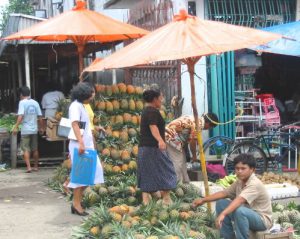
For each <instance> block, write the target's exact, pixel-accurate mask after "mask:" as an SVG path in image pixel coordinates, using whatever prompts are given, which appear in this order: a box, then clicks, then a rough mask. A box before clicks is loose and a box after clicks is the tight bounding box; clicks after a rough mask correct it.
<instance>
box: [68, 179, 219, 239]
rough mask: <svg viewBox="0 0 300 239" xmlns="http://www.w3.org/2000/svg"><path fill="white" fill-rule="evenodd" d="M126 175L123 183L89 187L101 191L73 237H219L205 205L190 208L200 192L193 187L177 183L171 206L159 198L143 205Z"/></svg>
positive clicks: (104, 238) (148, 238) (137, 238)
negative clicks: (127, 180)
mask: <svg viewBox="0 0 300 239" xmlns="http://www.w3.org/2000/svg"><path fill="white" fill-rule="evenodd" d="M126 178H127V177H126ZM126 178H125V177H124V178H123V180H124V181H123V182H124V184H123V185H120V186H108V187H106V186H107V185H105V187H106V188H107V190H105V189H103V187H102V186H100V187H97V186H94V187H92V188H91V190H92V191H94V192H96V191H95V190H98V191H100V192H101V193H104V194H102V195H101V196H99V198H98V199H99V201H98V204H94V206H93V208H92V214H91V215H90V216H89V217H88V218H86V219H85V220H84V221H83V223H82V225H80V226H79V227H76V228H75V229H74V231H73V235H72V237H73V238H77V239H79V238H99V239H100V238H101V239H106V238H115V239H156V238H158V239H163V238H165V239H167V238H168V239H172V238H174V239H176V238H178V239H179V238H180V239H183V238H185V239H187V238H191V239H193V238H197V239H205V238H209V239H217V238H219V233H218V231H217V230H216V229H215V228H214V219H215V218H214V215H212V214H210V213H209V212H208V211H207V209H206V207H198V208H193V207H192V201H193V200H194V199H195V198H197V197H198V195H199V190H198V189H197V188H195V187H194V186H192V185H189V184H188V185H183V184H178V185H177V188H176V189H175V190H174V191H173V192H172V199H173V202H174V203H173V204H172V205H171V206H165V205H163V204H162V201H161V199H158V198H153V199H152V201H151V203H150V204H149V205H147V206H144V205H142V204H141V196H140V192H139V191H138V190H137V192H134V191H132V188H131V187H133V186H130V184H131V182H129V184H127V182H126ZM118 179H120V177H119V178H118ZM111 187H114V188H111ZM114 190H115V191H114ZM113 191H114V193H113ZM133 193H134V195H135V196H133ZM130 198H131V199H132V200H131V199H130Z"/></svg>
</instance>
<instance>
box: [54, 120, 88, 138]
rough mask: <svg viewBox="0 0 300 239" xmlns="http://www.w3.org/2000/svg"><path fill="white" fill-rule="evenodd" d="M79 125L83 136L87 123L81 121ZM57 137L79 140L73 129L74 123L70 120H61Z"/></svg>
mask: <svg viewBox="0 0 300 239" xmlns="http://www.w3.org/2000/svg"><path fill="white" fill-rule="evenodd" d="M78 124H79V128H80V133H81V135H83V132H84V129H85V122H83V121H79V123H78ZM57 135H58V136H60V137H64V138H69V139H72V140H77V138H76V136H75V133H74V130H73V128H72V122H71V120H70V119H69V118H61V120H60V122H59V125H58V129H57Z"/></svg>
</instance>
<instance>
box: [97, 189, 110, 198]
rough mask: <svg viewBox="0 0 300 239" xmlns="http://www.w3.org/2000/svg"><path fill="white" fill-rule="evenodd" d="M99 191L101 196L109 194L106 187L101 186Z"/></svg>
mask: <svg viewBox="0 0 300 239" xmlns="http://www.w3.org/2000/svg"><path fill="white" fill-rule="evenodd" d="M98 193H99V195H100V196H106V195H107V194H108V190H107V188H106V187H100V188H99V190H98Z"/></svg>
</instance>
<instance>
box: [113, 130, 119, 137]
mask: <svg viewBox="0 0 300 239" xmlns="http://www.w3.org/2000/svg"><path fill="white" fill-rule="evenodd" d="M112 137H114V138H116V139H118V138H120V132H119V131H117V130H114V131H113V132H112Z"/></svg>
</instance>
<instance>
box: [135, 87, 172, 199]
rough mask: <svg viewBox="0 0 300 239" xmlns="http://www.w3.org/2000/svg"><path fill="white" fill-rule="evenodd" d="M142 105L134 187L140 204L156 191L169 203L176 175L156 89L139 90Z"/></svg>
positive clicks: (158, 93)
mask: <svg viewBox="0 0 300 239" xmlns="http://www.w3.org/2000/svg"><path fill="white" fill-rule="evenodd" d="M143 98H144V101H145V102H146V107H145V109H144V110H143V112H142V117H141V130H140V133H141V140H140V144H139V154H138V169H137V175H138V187H139V188H140V189H141V191H142V192H143V193H142V197H143V204H148V203H149V201H150V194H151V193H155V192H160V193H161V196H162V200H163V203H164V204H171V203H172V200H171V198H170V190H172V189H174V188H176V182H177V177H176V173H175V169H174V165H173V163H172V161H171V160H170V158H169V156H168V154H167V151H166V143H165V122H164V120H163V118H162V116H161V114H160V112H159V108H160V107H161V101H162V96H161V94H160V92H159V91H157V90H146V91H144V93H143Z"/></svg>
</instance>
